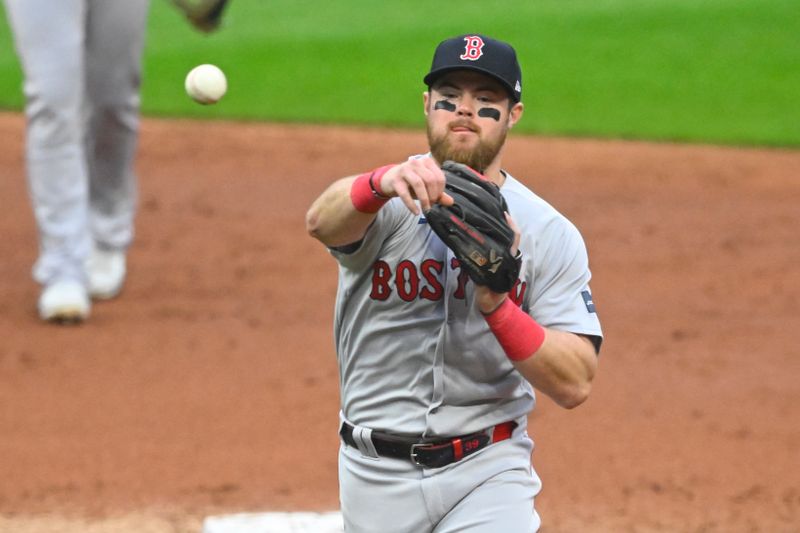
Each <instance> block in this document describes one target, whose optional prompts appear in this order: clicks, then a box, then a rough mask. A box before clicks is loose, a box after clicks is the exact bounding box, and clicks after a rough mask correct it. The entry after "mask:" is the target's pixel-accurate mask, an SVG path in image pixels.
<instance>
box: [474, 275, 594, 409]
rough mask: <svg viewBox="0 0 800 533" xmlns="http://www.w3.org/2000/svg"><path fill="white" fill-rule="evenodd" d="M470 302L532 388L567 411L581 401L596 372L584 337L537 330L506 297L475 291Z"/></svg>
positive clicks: (590, 347)
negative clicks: (480, 313)
mask: <svg viewBox="0 0 800 533" xmlns="http://www.w3.org/2000/svg"><path fill="white" fill-rule="evenodd" d="M475 297H476V301H477V303H478V308H479V309H480V310H481V312H482V313H483V314H484V316H485V317H486V320H487V322H489V324H490V328H491V329H492V332H493V333H494V335H495V337H497V340H498V341H499V342H500V345H501V346H502V347H503V349H504V350H505V352H506V355H507V356H508V357H509V359H511V362H512V363H513V364H514V367H515V368H516V369H517V370H518V371H519V372H520V374H522V376H523V377H524V378H525V379H526V380H528V382H529V383H530V384H531V385H533V386H534V387H535V388H536V389H538V390H540V391H541V392H543V393H544V394H546V395H548V396H549V397H550V398H552V399H553V400H554V401H555V402H556V403H557V404H558V405H560V406H561V407H565V408H567V409H572V408H573V407H577V406H579V405H580V404H582V403H583V402H585V401H586V399H587V398H588V397H589V393H590V392H591V390H592V379H593V378H594V375H595V372H596V371H597V351H596V349H595V345H594V343H593V342H592V341H591V340H590V339H589V338H588V337H586V336H584V335H578V334H575V333H570V332H568V331H561V330H557V329H552V328H544V327H542V326H540V325H539V324H538V323H536V321H535V320H534V319H533V318H531V317H530V316H529V315H528V314H527V313H525V312H524V311H523V310H522V309H520V308H519V307H518V306H517V305H516V304H514V303H513V302H512V301H511V300H510V299H509V297H508V293H503V294H499V293H496V292H493V291H492V290H491V289H488V288H486V287H480V286H476V287H475Z"/></svg>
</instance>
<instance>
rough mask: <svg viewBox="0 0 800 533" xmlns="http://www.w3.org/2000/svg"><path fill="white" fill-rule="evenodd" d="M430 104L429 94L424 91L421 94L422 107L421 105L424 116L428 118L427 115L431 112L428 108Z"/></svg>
mask: <svg viewBox="0 0 800 533" xmlns="http://www.w3.org/2000/svg"><path fill="white" fill-rule="evenodd" d="M430 102H431V92H430V91H424V92H423V93H422V105H423V112H424V113H425V116H428V113H430V111H431V109H430V107H428V106H429V105H430Z"/></svg>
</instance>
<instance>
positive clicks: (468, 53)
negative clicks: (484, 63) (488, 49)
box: [459, 35, 483, 61]
mask: <svg viewBox="0 0 800 533" xmlns="http://www.w3.org/2000/svg"><path fill="white" fill-rule="evenodd" d="M464 40H465V41H466V42H467V46H466V48H464V53H463V54H461V55H460V56H459V57H460V58H461V59H468V60H469V61H477V60H478V59H479V58H480V57H481V56H482V55H483V39H481V38H480V37H478V36H477V35H469V36H467V37H464Z"/></svg>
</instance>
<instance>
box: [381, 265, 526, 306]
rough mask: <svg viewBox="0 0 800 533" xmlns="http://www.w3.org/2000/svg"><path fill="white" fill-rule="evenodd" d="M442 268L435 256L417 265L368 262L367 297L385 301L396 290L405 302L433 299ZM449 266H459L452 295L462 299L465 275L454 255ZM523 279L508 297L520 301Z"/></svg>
mask: <svg viewBox="0 0 800 533" xmlns="http://www.w3.org/2000/svg"><path fill="white" fill-rule="evenodd" d="M443 270H444V263H443V262H442V261H437V260H435V259H425V260H424V261H422V263H421V264H419V265H417V264H416V263H414V262H413V261H411V260H408V259H404V260H402V261H400V262H398V263H397V265H395V266H394V268H392V266H391V265H390V264H389V263H387V262H386V261H383V260H380V259H379V260H377V261H375V263H373V265H372V291H371V292H370V295H369V297H370V298H371V299H373V300H378V301H385V300H388V299H389V297H390V296H391V295H392V294H394V293H396V294H397V296H398V297H399V298H400V299H401V300H403V301H405V302H413V301H415V300H417V299H424V300H431V301H437V300H441V299H442V298H443V297H444V287H443V286H442V282H441V281H440V279H439V276H440V275H441V273H442V271H443ZM450 270H453V271H455V270H459V273H458V284H457V286H456V290H455V292H453V298H455V299H457V300H463V299H464V298H465V297H466V285H467V283H468V282H469V275H468V274H467V273H466V271H464V270H462V269H461V266H460V265H459V262H458V259H456V258H452V259H451V260H450ZM527 286H528V285H527V283H526V282H524V281H520V280H517V281H516V282H515V283H514V286H513V287H511V291H510V292H509V294H508V296H509V298H511V300H512V301H513V302H514V303H515V304H517V305H521V304H522V300H523V297H524V296H525V289H526V288H527Z"/></svg>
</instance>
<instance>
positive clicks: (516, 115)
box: [508, 102, 525, 129]
mask: <svg viewBox="0 0 800 533" xmlns="http://www.w3.org/2000/svg"><path fill="white" fill-rule="evenodd" d="M524 108H525V106H524V105H522V102H517V103H516V104H514V106H513V107H512V108H511V110H510V111H509V112H508V127H509V129H510V128H513V127H514V124H516V123H517V122H519V119H521V118H522V111H523V110H524Z"/></svg>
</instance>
